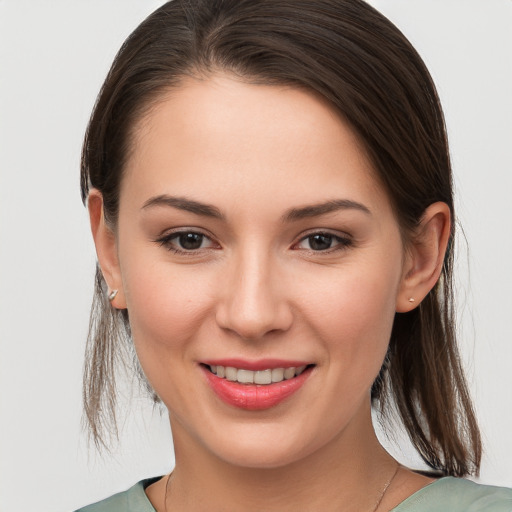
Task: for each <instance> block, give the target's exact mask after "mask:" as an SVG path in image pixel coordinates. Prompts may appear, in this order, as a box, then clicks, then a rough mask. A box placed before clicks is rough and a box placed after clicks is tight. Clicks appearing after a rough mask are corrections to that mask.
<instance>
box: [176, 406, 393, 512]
mask: <svg viewBox="0 0 512 512" xmlns="http://www.w3.org/2000/svg"><path fill="white" fill-rule="evenodd" d="M172 423H173V436H174V442H175V455H176V466H175V469H174V471H173V474H172V477H171V479H170V481H169V486H168V499H167V502H168V510H169V512H171V510H172V511H173V512H181V511H185V510H186V511H200V510H206V509H208V510H211V511H212V512H216V511H221V510H245V511H260V510H265V511H268V512H273V511H274V510H275V511H278V510H279V511H280V512H283V511H288V510H290V511H292V510H293V511H295V510H323V511H326V512H327V511H331V510H332V511H336V512H339V511H344V512H355V511H358V512H361V511H365V510H368V511H369V512H372V510H373V509H374V506H375V504H376V503H377V501H378V499H379V497H380V494H381V492H382V489H383V487H384V486H385V484H386V481H387V480H388V479H389V477H390V476H391V475H392V473H393V471H394V469H395V467H396V463H395V461H394V460H393V459H392V457H391V456H390V455H389V454H387V452H386V451H385V450H384V449H383V448H382V446H381V445H380V443H379V442H378V440H377V437H376V436H375V432H374V430H373V426H372V423H371V415H370V413H369V411H368V414H367V415H366V417H365V418H364V419H363V421H356V423H355V424H353V425H349V426H347V428H346V429H345V430H344V431H343V432H342V433H340V434H339V435H338V436H337V437H336V438H334V439H332V440H331V442H330V443H328V444H326V445H324V446H323V447H322V448H321V449H319V450H317V451H315V452H314V453H312V454H310V455H308V456H306V457H304V458H302V459H300V460H299V461H295V462H291V463H289V464H287V465H286V466H279V467H265V468H251V467H240V466H239V465H232V464H230V463H229V462H226V461H224V460H222V459H220V458H218V457H216V456H215V455H214V454H212V453H211V452H210V451H208V450H207V449H206V448H205V447H204V446H202V445H200V444H199V443H197V441H196V440H195V439H192V438H190V437H189V436H188V435H187V434H186V432H185V430H184V429H182V428H181V426H180V425H179V424H177V423H175V422H172Z"/></svg>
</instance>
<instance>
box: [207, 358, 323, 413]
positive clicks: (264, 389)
mask: <svg viewBox="0 0 512 512" xmlns="http://www.w3.org/2000/svg"><path fill="white" fill-rule="evenodd" d="M235 361H236V360H234V359H230V360H226V359H223V360H222V362H221V360H216V362H211V363H208V364H212V365H214V364H217V365H221V366H233V367H235V368H239V369H246V370H253V371H258V370H265V369H271V368H282V367H290V366H294V365H293V364H290V361H286V362H285V364H284V365H283V361H278V362H277V363H278V364H275V363H276V361H277V360H272V363H271V365H269V364H268V363H269V361H270V360H267V361H265V364H266V366H265V365H264V366H261V363H262V361H258V362H257V363H254V364H253V365H252V366H251V367H249V366H248V365H247V361H245V362H243V364H240V361H239V362H238V363H237V364H232V363H234V362H235ZM228 362H229V364H225V363H228ZM205 364H207V363H205ZM302 364H304V363H302ZM237 365H238V366H237ZM300 365H301V364H297V366H300ZM200 368H201V370H202V371H203V374H204V376H205V378H206V381H207V383H208V384H209V386H210V388H211V389H212V390H213V392H214V393H215V394H216V395H217V396H218V397H219V398H220V399H221V400H222V401H223V402H224V403H226V404H228V405H231V406H233V407H236V408H239V409H245V410H248V411H261V410H265V409H270V408H272V407H275V406H277V405H278V404H280V403H281V402H283V401H284V400H286V399H287V398H289V397H290V396H292V395H293V394H294V393H296V392H297V391H298V390H299V389H300V388H301V387H302V386H303V385H304V383H305V382H306V380H307V379H308V378H309V376H310V375H311V371H312V369H313V366H309V367H308V368H306V369H305V370H304V371H303V372H302V373H301V374H300V375H298V376H296V377H293V378H292V379H289V380H283V381H281V382H276V383H273V384H265V385H260V384H240V383H239V382H232V381H229V380H227V379H223V378H220V377H217V375H215V374H213V373H212V372H210V371H209V370H208V369H207V368H206V367H205V366H203V365H201V366H200Z"/></svg>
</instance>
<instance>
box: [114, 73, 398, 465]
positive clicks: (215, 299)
mask: <svg viewBox="0 0 512 512" xmlns="http://www.w3.org/2000/svg"><path fill="white" fill-rule="evenodd" d="M116 243H117V255H118V259H119V272H120V276H121V277H120V279H121V280H122V284H121V286H120V294H119V295H118V297H117V298H116V300H115V301H114V305H116V306H117V307H124V306H126V307H127V308H128V312H129V317H130V324H131V329H132V333H133V339H134V343H135V347H136V350H137V354H138V356H139V358H140V362H141V365H142V367H143V369H144V372H145V374H146V376H147V378H148V379H149V381H150V383H151V385H152V386H153V388H154V389H155V391H156V393H157V394H158V395H159V396H160V398H161V399H162V400H163V402H164V403H165V404H166V406H167V407H168V409H169V411H170V416H171V423H172V427H173V435H174V440H175V443H176V444H177V446H178V447H179V446H180V445H183V446H184V445H185V444H187V443H188V446H195V447H196V448H197V449H200V450H202V451H203V452H204V453H208V454H210V455H213V456H217V457H220V458H221V459H223V460H225V461H228V462H231V463H234V464H240V465H243V466H252V467H276V466H280V465H284V464H287V463H290V462H293V461H297V460H300V459H301V458H304V457H306V456H308V455H310V454H313V453H314V452H316V451H318V450H323V449H329V448H330V447H332V446H334V444H336V443H339V442H341V439H343V438H345V439H346V438H347V437H348V438H350V437H351V436H352V438H353V440H354V439H357V437H358V436H360V435H363V432H366V431H367V430H368V428H369V427H370V413H369V411H370V387H371V385H372V382H373V381H374V379H375V377H376V376H377V374H378V372H379V369H380V367H381V364H382V361H383V359H384V356H385V353H386V350H387V346H388V341H389V337H390V332H391V326H392V322H393V318H394V314H395V310H396V302H397V297H398V295H399V293H400V286H401V281H402V275H403V273H404V267H403V265H404V250H403V246H402V242H401V236H400V232H399V227H398V225H397V222H396V219H395V217H394V214H393V211H392V208H391V205H390V202H389V200H388V198H387V196H386V194H385V192H384V190H383V188H382V187H381V185H380V184H379V182H378V181H377V180H376V178H375V177H374V174H373V172H372V168H371V165H370V163H369V162H368V159H367V157H366V155H365V153H364V151H363V149H362V147H361V145H360V144H359V143H358V140H357V138H356V137H355V136H354V134H353V132H352V131H351V129H350V128H349V127H348V126H347V124H346V123H344V122H342V121H341V120H340V118H339V117H338V116H336V115H335V114H334V113H333V111H332V110H331V109H330V108H329V107H328V106H327V105H326V104H325V103H324V102H322V101H321V100H319V99H318V98H316V97H315V96H314V95H312V94H311V93H308V92H305V91H302V90H298V89H293V88H287V87H277V86H262V85H250V84H247V83H243V82H241V81H237V80H235V79H232V78H230V77H228V76H223V75H216V76H214V77H211V78H209V79H207V80H193V79H188V80H187V81H185V82H184V83H183V84H182V85H181V86H180V88H178V89H175V90H172V91H171V92H170V93H169V94H168V96H167V97H166V98H164V99H163V100H162V101H161V102H159V103H158V104H157V105H156V106H155V108H153V109H152V111H151V112H150V113H149V114H148V115H147V117H146V118H145V119H144V120H143V121H142V122H141V123H140V124H139V125H138V129H137V131H136V134H135V145H134V148H133V153H132V155H131V156H130V160H129V162H128V164H127V167H126V172H125V175H124V177H123V181H122V186H121V199H120V211H119V225H118V233H117V240H116ZM211 366H213V367H214V368H213V371H214V372H217V375H215V374H214V373H212V368H210V367H211ZM303 367H305V369H304V368H303ZM226 368H231V369H226ZM291 368H298V370H297V371H295V372H294V370H292V369H291ZM244 370H245V371H244ZM301 370H303V371H302V373H300V372H301ZM295 373H297V374H300V375H295ZM293 375H295V376H293ZM226 377H227V378H226ZM286 377H291V378H288V379H287V378H286ZM230 379H234V381H233V380H230ZM254 379H256V382H257V383H259V384H257V383H256V384H255V383H246V381H251V380H254ZM272 379H273V380H274V381H275V382H274V383H271V384H268V382H269V380H270V381H272ZM283 379H284V380H283ZM342 434H343V435H342ZM190 443H192V444H190Z"/></svg>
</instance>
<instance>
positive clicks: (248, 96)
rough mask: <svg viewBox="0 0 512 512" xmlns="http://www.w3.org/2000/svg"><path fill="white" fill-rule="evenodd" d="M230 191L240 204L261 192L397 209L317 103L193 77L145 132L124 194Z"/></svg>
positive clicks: (229, 80) (136, 143)
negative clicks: (367, 201) (368, 199)
mask: <svg viewBox="0 0 512 512" xmlns="http://www.w3.org/2000/svg"><path fill="white" fill-rule="evenodd" d="M165 188H169V189H172V190H163V189H165ZM227 189H231V193H232V194H236V195H237V197H239V198H241V197H244V196H248V197H252V196H254V195H255V193H256V191H258V192H261V193H262V194H264V193H267V195H268V196H272V197H274V198H276V199H277V197H280V196H285V197H288V198H290V199H291V198H293V200H294V201H296V202H303V203H310V202H314V201H316V200H318V199H325V198H328V197H327V196H329V195H334V196H336V198H337V197H340V196H344V195H346V194H349V195H361V194H363V195H364V194H366V195H372V200H375V199H379V200H380V201H384V202H387V198H386V197H385V194H384V192H383V189H382V187H381V186H380V184H379V183H378V180H377V179H376V178H375V173H374V171H373V168H372V166H371V164H370V162H369V159H368V158H367V155H366V153H365V151H364V149H363V147H362V144H361V143H360V141H359V139H358V137H357V136H356V135H355V133H354V132H353V130H352V129H351V128H350V126H349V125H348V124H347V123H346V122H344V121H343V120H342V118H341V117H340V116H339V115H338V114H337V113H335V111H334V110H333V109H332V108H331V107H330V106H329V105H328V104H327V102H326V101H324V100H322V99H320V98H319V97H318V96H317V95H314V94H313V93H311V92H309V91H306V90H303V89H298V88H292V87H285V86H274V85H273V86H268V85H255V84H250V83H246V82H243V81H241V80H237V79H236V78H233V77H231V76H227V75H214V76H211V77H209V78H208V79H204V80H199V79H193V78H187V79H186V80H184V81H183V82H182V83H181V84H180V86H179V87H177V88H174V89H172V90H170V91H169V92H168V93H166V94H165V95H162V97H161V98H160V99H159V101H157V102H156V103H155V104H154V105H153V107H152V108H151V109H150V110H149V112H148V113H147V114H146V116H145V117H144V118H143V119H142V120H141V121H140V122H139V124H138V126H137V127H136V130H135V135H134V138H133V149H132V153H131V156H130V159H129V161H128V162H127V166H126V169H125V176H124V179H123V184H122V187H121V195H122V197H123V195H125V193H127V192H129V191H131V192H134V191H136V192H137V193H138V195H139V196H140V198H141V200H142V196H150V195H155V194H158V193H171V192H172V193H173V194H174V195H176V194H182V195H190V194H191V193H192V194H194V193H197V194H209V195H212V194H215V193H216V192H219V193H221V192H225V191H226V190H227ZM319 195H323V196H325V197H317V196H319ZM353 199H355V200H357V198H356V197H354V198H353Z"/></svg>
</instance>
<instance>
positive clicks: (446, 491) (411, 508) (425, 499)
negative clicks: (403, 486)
mask: <svg viewBox="0 0 512 512" xmlns="http://www.w3.org/2000/svg"><path fill="white" fill-rule="evenodd" d="M447 510H449V511H450V512H484V511H485V512H512V489H508V488H505V487H494V486H490V485H481V484H476V483H474V482H471V481H469V480H464V479H462V478H453V477H446V478H441V479H439V480H437V481H436V482H434V483H432V484H430V485H427V486H426V487H424V488H423V489H421V490H420V491H418V492H417V493H415V494H413V495H412V496H410V497H409V498H407V499H406V500H405V501H404V502H402V503H401V504H400V505H398V507H395V508H394V509H393V512H446V511H447Z"/></svg>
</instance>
